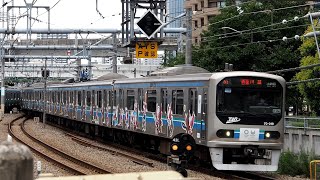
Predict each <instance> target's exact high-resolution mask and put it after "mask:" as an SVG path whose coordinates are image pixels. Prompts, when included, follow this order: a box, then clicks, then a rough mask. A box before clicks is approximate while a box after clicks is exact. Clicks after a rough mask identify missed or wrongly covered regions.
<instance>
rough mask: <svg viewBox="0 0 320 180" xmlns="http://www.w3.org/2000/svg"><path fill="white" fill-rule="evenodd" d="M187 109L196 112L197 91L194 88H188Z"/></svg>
mask: <svg viewBox="0 0 320 180" xmlns="http://www.w3.org/2000/svg"><path fill="white" fill-rule="evenodd" d="M189 110H190V113H195V114H197V112H198V92H197V90H196V89H189Z"/></svg>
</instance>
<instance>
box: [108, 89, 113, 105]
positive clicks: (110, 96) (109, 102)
mask: <svg viewBox="0 0 320 180" xmlns="http://www.w3.org/2000/svg"><path fill="white" fill-rule="evenodd" d="M108 94H109V95H108V97H109V101H108V104H109V106H114V104H112V91H108Z"/></svg>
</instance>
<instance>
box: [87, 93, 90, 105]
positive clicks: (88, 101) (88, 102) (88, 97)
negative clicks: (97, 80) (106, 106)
mask: <svg viewBox="0 0 320 180" xmlns="http://www.w3.org/2000/svg"><path fill="white" fill-rule="evenodd" d="M87 106H91V91H87Z"/></svg>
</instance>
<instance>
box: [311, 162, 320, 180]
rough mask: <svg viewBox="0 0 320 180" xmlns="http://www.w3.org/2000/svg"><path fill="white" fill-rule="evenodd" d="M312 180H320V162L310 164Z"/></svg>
mask: <svg viewBox="0 0 320 180" xmlns="http://www.w3.org/2000/svg"><path fill="white" fill-rule="evenodd" d="M309 168H310V180H316V179H320V160H313V161H311V162H310V166H309Z"/></svg>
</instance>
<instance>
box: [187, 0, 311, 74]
mask: <svg viewBox="0 0 320 180" xmlns="http://www.w3.org/2000/svg"><path fill="white" fill-rule="evenodd" d="M228 3H230V1H228ZM304 3H305V1H304V0H281V1H258V0H253V1H248V2H245V3H242V4H241V5H240V7H241V9H242V10H243V13H241V14H239V11H237V7H236V6H230V7H227V8H223V9H221V14H219V15H217V16H215V17H214V18H213V19H212V20H211V21H210V24H211V25H209V26H208V30H207V31H205V32H203V35H202V40H201V44H200V46H198V47H194V48H193V56H192V59H193V64H194V65H196V66H199V67H203V68H205V69H207V70H209V71H216V70H219V69H220V70H221V69H223V67H224V63H232V64H233V65H234V70H255V71H270V70H278V69H286V68H290V67H297V66H299V60H300V59H301V57H300V53H299V51H298V48H299V46H300V45H301V41H295V40H288V42H283V41H282V40H281V39H282V37H284V36H286V37H294V36H295V35H301V34H302V33H303V32H304V27H303V25H304V24H305V20H302V19H300V20H298V21H289V20H292V19H294V17H295V16H298V17H301V16H303V15H305V14H306V13H307V9H305V8H298V9H297V8H292V9H286V10H277V11H275V10H274V9H277V8H282V7H289V6H294V5H301V4H304ZM259 11H263V12H259ZM251 12H259V13H251ZM284 19H287V21H289V22H288V23H286V24H282V23H279V22H282V21H283V20H284ZM271 24H273V25H272V26H271ZM274 24H277V25H274ZM293 26H296V28H292V27H293ZM300 26H302V27H300ZM223 27H228V28H223ZM229 27H230V28H233V29H235V30H237V31H238V32H235V31H232V30H230V28H229ZM261 27H264V28H261ZM240 31H241V32H242V33H239V32H240ZM272 40H276V41H272ZM294 75H295V74H294V72H289V73H286V74H284V77H285V78H286V79H287V80H290V79H291V78H292V77H293V76H294Z"/></svg>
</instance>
